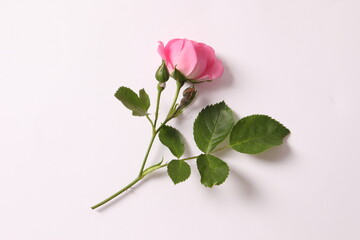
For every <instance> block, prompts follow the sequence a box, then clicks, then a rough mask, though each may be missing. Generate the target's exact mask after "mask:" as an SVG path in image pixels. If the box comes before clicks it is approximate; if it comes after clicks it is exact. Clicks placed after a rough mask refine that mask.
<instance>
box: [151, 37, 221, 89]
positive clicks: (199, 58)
mask: <svg viewBox="0 0 360 240" xmlns="http://www.w3.org/2000/svg"><path fill="white" fill-rule="evenodd" d="M158 52H159V54H160V56H161V58H162V59H163V60H164V61H165V63H166V66H167V68H168V70H169V72H170V74H172V73H173V72H174V70H175V67H176V69H177V70H178V71H180V72H181V73H182V74H183V75H184V76H185V77H186V78H187V79H189V80H191V81H194V82H203V81H209V80H210V81H211V80H214V79H216V78H219V77H221V75H222V74H223V72H224V67H223V66H222V63H221V61H220V60H219V59H217V57H216V56H215V51H214V49H212V47H210V46H208V45H206V44H205V43H200V42H195V41H192V40H188V39H172V40H170V41H169V42H168V44H166V46H164V44H163V43H162V42H159V47H158Z"/></svg>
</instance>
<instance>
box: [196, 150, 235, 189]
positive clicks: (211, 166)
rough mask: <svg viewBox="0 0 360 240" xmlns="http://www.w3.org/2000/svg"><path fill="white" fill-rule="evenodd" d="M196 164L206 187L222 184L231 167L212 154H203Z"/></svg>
mask: <svg viewBox="0 0 360 240" xmlns="http://www.w3.org/2000/svg"><path fill="white" fill-rule="evenodd" d="M196 164H197V167H198V170H199V172H200V176H201V183H202V184H203V185H204V186H205V187H210V188H211V187H213V186H214V185H220V184H222V183H223V182H224V181H225V180H226V178H227V177H228V175H229V167H228V165H227V164H226V162H224V161H223V160H221V159H220V158H217V157H215V156H213V155H210V154H201V155H200V156H199V157H198V158H197V160H196Z"/></svg>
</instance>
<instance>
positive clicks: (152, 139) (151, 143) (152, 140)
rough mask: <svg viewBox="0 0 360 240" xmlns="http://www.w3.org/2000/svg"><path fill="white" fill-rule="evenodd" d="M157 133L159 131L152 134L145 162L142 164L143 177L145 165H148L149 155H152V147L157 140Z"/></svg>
mask: <svg viewBox="0 0 360 240" xmlns="http://www.w3.org/2000/svg"><path fill="white" fill-rule="evenodd" d="M157 133H158V131H155V132H153V134H152V136H151V140H150V143H149V146H148V149H147V150H146V153H145V157H144V160H143V162H142V164H141V168H140V172H139V176H141V175H142V173H143V171H144V168H145V164H146V160H147V159H148V157H149V153H150V150H151V147H152V145H153V143H154V140H155V137H156V135H157Z"/></svg>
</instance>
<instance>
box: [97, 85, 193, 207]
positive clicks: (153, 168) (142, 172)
mask: <svg viewBox="0 0 360 240" xmlns="http://www.w3.org/2000/svg"><path fill="white" fill-rule="evenodd" d="M183 85H184V83H182V82H179V81H177V82H176V86H177V87H176V92H175V97H174V100H173V103H172V105H171V108H170V110H169V113H168V116H167V118H166V119H165V121H164V122H163V123H162V124H161V125H160V126H159V128H158V129H156V124H157V120H158V116H159V105H160V97H161V92H162V90H158V96H157V102H156V112H155V120H154V122H152V121H151V119H150V118H149V116H148V115H146V117H147V119H148V120H149V122H150V123H151V126H152V136H151V140H150V143H149V146H148V148H147V150H146V153H145V157H144V160H143V162H142V164H141V168H140V172H139V175H138V176H137V177H136V178H135V179H134V180H133V181H132V182H131V183H129V184H128V185H126V186H125V187H124V188H122V189H121V190H120V191H118V192H116V193H115V194H113V195H111V196H110V197H108V198H106V199H105V200H103V201H102V202H100V203H98V204H96V205H94V206H92V207H91V209H96V208H98V207H100V206H102V205H104V204H105V203H107V202H109V201H110V200H112V199H114V198H115V197H117V196H119V195H120V194H121V193H123V192H125V191H126V190H128V189H129V188H130V187H132V186H133V185H135V184H136V183H137V182H138V181H140V180H141V179H143V178H144V177H145V176H146V175H148V174H149V173H152V172H153V171H156V170H157V169H159V168H163V167H166V166H167V165H168V164H167V163H166V164H163V165H160V164H155V165H153V166H150V167H148V168H147V169H145V170H144V168H145V165H146V161H147V159H148V157H149V154H150V150H151V148H152V145H153V143H154V140H155V137H156V135H157V134H158V133H159V131H160V130H161V128H162V127H163V126H164V125H165V124H166V123H167V122H168V121H170V120H171V119H172V116H170V117H169V115H170V114H171V112H172V111H173V109H174V108H175V104H176V101H177V99H178V97H179V93H180V89H181V87H182V86H183ZM196 157H197V156H196ZM196 157H190V158H184V159H182V160H190V159H194V158H196Z"/></svg>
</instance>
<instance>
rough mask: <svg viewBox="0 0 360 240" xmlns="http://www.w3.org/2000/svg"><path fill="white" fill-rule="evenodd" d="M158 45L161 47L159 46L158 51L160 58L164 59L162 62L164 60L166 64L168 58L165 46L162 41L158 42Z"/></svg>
mask: <svg viewBox="0 0 360 240" xmlns="http://www.w3.org/2000/svg"><path fill="white" fill-rule="evenodd" d="M158 43H159V46H158V49H157V51H158V53H159V55H160V57H161V58H162V60H164V61H165V63H167V60H166V57H165V52H164V44H163V42H162V41H158Z"/></svg>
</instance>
